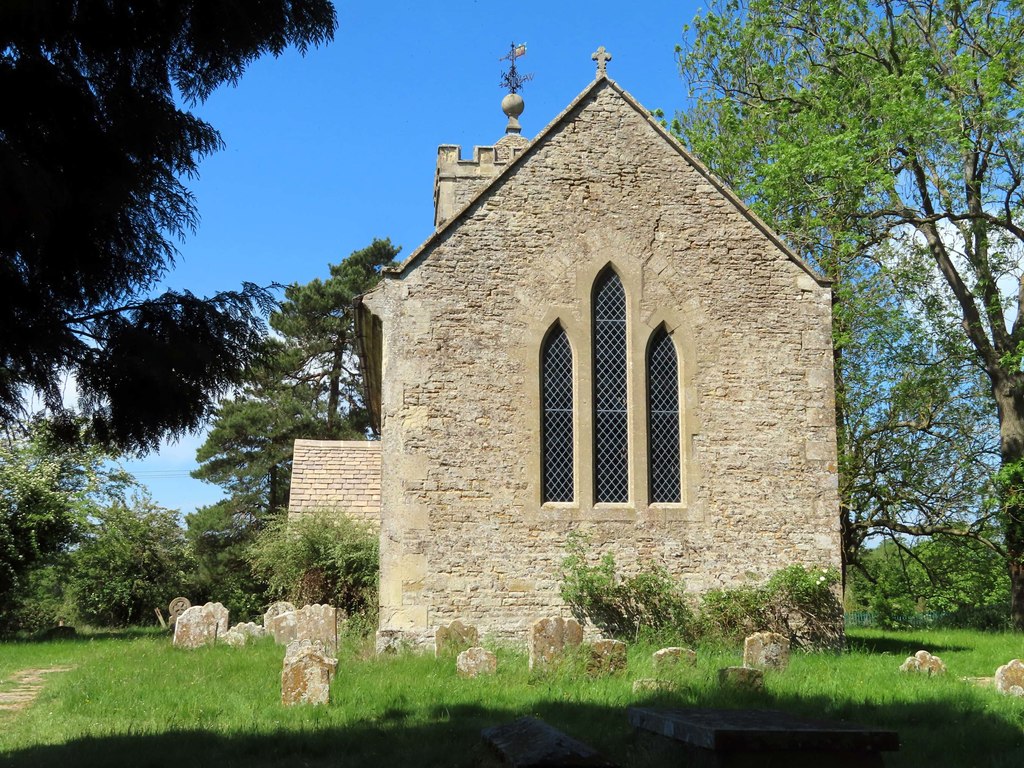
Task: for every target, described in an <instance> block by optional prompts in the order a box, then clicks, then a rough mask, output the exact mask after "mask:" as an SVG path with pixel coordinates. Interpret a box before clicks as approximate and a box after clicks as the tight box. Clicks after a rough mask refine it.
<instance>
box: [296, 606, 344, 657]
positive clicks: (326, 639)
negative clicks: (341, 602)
mask: <svg viewBox="0 0 1024 768" xmlns="http://www.w3.org/2000/svg"><path fill="white" fill-rule="evenodd" d="M295 639H296V640H312V641H313V642H314V643H317V642H319V643H321V644H323V647H324V651H325V652H326V653H327V654H328V655H329V656H333V655H335V654H336V653H337V652H338V612H337V611H336V610H335V608H334V606H333V605H304V606H302V607H301V608H299V610H297V611H296V612H295Z"/></svg>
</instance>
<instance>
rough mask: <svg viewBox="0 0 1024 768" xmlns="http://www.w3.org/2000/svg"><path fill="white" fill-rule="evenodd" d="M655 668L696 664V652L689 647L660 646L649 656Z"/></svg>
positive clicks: (661, 668) (663, 668)
mask: <svg viewBox="0 0 1024 768" xmlns="http://www.w3.org/2000/svg"><path fill="white" fill-rule="evenodd" d="M651 658H652V660H653V661H654V669H655V670H665V669H670V668H672V667H677V666H680V665H684V664H685V665H686V666H688V667H695V666H697V652H696V651H693V650H690V649H689V648H676V647H672V648H662V649H661V650H660V651H655V652H654V654H653V655H652V656H651Z"/></svg>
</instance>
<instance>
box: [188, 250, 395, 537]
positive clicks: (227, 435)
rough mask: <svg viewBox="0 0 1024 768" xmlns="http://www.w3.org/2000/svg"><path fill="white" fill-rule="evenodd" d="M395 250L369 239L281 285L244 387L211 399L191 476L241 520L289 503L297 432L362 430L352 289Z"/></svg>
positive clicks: (328, 434)
mask: <svg viewBox="0 0 1024 768" xmlns="http://www.w3.org/2000/svg"><path fill="white" fill-rule="evenodd" d="M398 251H399V249H398V248H397V247H395V246H394V245H392V244H391V241H390V240H388V239H384V240H379V239H375V240H374V241H373V242H372V243H371V244H370V245H368V246H367V247H366V248H362V249H360V250H358V251H353V252H352V253H351V254H349V256H348V257H346V258H345V259H344V260H343V261H341V262H340V263H338V264H329V265H328V269H329V270H330V277H328V278H327V279H325V280H321V279H320V278H316V279H314V280H312V281H310V282H309V283H306V284H298V283H295V284H292V285H289V286H288V287H287V288H285V292H284V293H285V295H284V300H283V301H282V302H281V304H280V306H279V308H278V309H277V311H275V312H273V313H272V314H271V316H270V325H271V327H272V328H273V329H274V331H275V332H276V334H277V335H276V337H275V338H273V339H270V340H268V342H267V344H266V345H265V346H264V349H263V355H262V356H261V358H260V361H259V364H258V365H255V366H253V367H252V368H251V369H250V371H249V372H248V375H247V377H246V383H245V386H244V387H243V388H242V390H241V391H240V392H238V393H236V395H235V396H233V397H229V398H225V399H223V400H222V401H221V402H220V404H219V405H218V407H217V410H216V413H215V416H214V418H213V422H212V426H211V429H210V433H209V435H208V436H207V439H206V442H205V443H203V445H202V446H200V448H199V450H198V451H197V453H196V459H197V460H198V462H199V469H197V470H196V471H195V472H193V476H194V477H196V478H198V479H200V480H206V481H207V482H211V483H214V484H216V485H220V486H221V487H223V488H224V490H225V491H227V492H228V494H229V501H228V507H229V508H232V509H234V510H235V514H237V515H240V516H241V519H242V520H243V521H246V522H248V523H253V522H256V521H258V520H260V519H262V518H263V517H264V516H265V515H266V514H268V513H272V512H274V511H277V510H279V509H280V508H281V507H283V506H284V505H285V504H287V503H288V487H289V480H290V477H291V458H292V444H293V443H294V441H295V439H296V438H310V439H322V440H332V439H333V440H337V439H346V438H347V439H353V438H355V439H358V438H360V437H367V436H368V435H369V432H370V417H369V413H368V411H367V408H366V406H365V404H364V402H363V371H362V368H361V362H360V358H359V356H358V354H357V350H356V337H355V329H354V325H355V316H354V315H355V307H354V301H355V299H356V297H357V296H360V295H361V294H363V293H366V292H367V291H369V290H370V289H371V288H373V286H374V285H376V284H377V281H378V280H380V271H381V269H382V268H384V267H386V266H389V265H390V264H392V263H393V261H394V259H395V257H396V256H397V255H398Z"/></svg>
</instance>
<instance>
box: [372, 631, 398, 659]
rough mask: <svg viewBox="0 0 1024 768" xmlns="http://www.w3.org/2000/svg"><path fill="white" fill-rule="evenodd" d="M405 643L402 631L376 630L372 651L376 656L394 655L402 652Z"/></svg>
mask: <svg viewBox="0 0 1024 768" xmlns="http://www.w3.org/2000/svg"><path fill="white" fill-rule="evenodd" d="M404 644H405V641H404V639H403V636H402V631H401V630H398V629H378V630H377V637H376V642H375V643H374V651H375V652H376V653H377V655H378V656H383V655H385V654H394V653H398V652H399V651H401V650H402V647H403V646H404Z"/></svg>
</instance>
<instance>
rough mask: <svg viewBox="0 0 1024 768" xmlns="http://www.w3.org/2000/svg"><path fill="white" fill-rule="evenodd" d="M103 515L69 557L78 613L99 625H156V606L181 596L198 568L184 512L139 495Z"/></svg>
mask: <svg viewBox="0 0 1024 768" xmlns="http://www.w3.org/2000/svg"><path fill="white" fill-rule="evenodd" d="M101 515H102V516H101V517H100V518H99V519H98V520H95V521H92V522H90V524H89V525H88V526H87V528H86V530H85V532H84V534H83V537H82V541H81V543H80V544H79V545H78V547H77V548H76V549H75V550H74V551H72V552H71V555H70V558H69V559H70V563H71V568H70V573H69V584H68V590H69V591H70V594H71V597H72V600H73V603H74V605H75V607H76V610H77V613H78V616H79V618H81V619H82V620H84V621H86V622H88V623H90V624H94V625H98V626H125V625H128V624H138V623H141V622H143V621H145V622H146V623H152V622H153V621H154V615H153V609H154V608H158V607H161V606H164V605H166V604H167V602H168V601H169V600H171V599H172V598H174V597H176V596H177V595H179V594H181V592H182V590H183V589H184V588H185V585H186V583H187V580H188V576H189V572H190V571H191V569H192V563H191V562H190V559H189V557H188V548H187V544H186V541H185V531H184V529H183V528H182V527H181V524H180V523H179V521H178V512H177V511H175V510H170V509H164V508H163V507H160V506H158V505H156V504H154V503H153V502H152V500H150V499H149V498H147V497H146V496H136V497H135V498H133V499H132V500H131V501H130V502H128V503H115V504H113V505H111V506H109V507H107V508H105V509H104V510H102V513H101Z"/></svg>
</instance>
